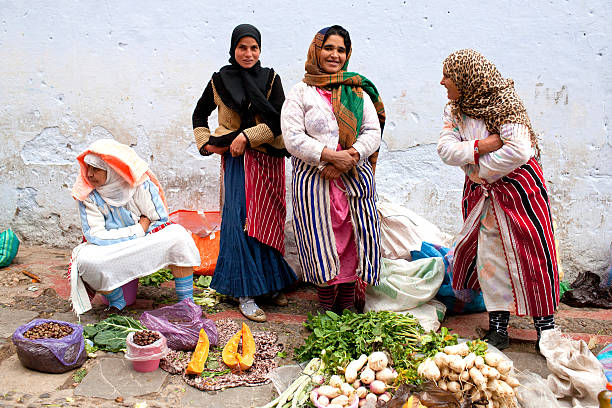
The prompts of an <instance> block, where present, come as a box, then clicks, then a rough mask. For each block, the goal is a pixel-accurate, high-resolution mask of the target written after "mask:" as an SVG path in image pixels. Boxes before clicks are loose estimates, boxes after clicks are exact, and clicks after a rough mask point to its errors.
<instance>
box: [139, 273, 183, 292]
mask: <svg viewBox="0 0 612 408" xmlns="http://www.w3.org/2000/svg"><path fill="white" fill-rule="evenodd" d="M173 279H174V275H172V271H170V269H160V270H159V271H157V272H155V273H152V274H151V275H147V276H143V277H142V278H140V279H138V283H140V284H141V285H144V286H155V287H156V288H158V287H159V285H161V284H162V283H164V282H167V281H170V280H173Z"/></svg>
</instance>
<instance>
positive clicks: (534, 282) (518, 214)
mask: <svg viewBox="0 0 612 408" xmlns="http://www.w3.org/2000/svg"><path fill="white" fill-rule="evenodd" d="M440 84H441V85H443V86H444V87H446V89H447V96H448V99H449V102H448V104H447V106H446V108H445V111H444V128H443V129H442V131H441V133H440V139H439V141H438V154H439V155H440V157H441V158H442V160H443V161H444V162H445V163H446V164H449V165H451V166H460V167H461V168H462V169H463V171H464V172H465V175H466V177H465V184H464V186H463V200H462V205H461V208H462V213H463V220H464V225H463V228H462V231H461V233H460V235H459V237H458V239H457V241H456V243H455V260H454V269H453V271H454V273H453V288H454V289H456V290H460V289H466V288H469V289H479V288H480V289H481V290H482V292H483V296H484V301H485V306H486V308H487V311H488V312H489V331H488V333H487V334H486V336H485V337H484V339H485V340H487V341H488V342H489V343H490V344H492V345H494V346H495V347H497V348H498V349H504V348H507V347H508V346H509V338H508V322H509V318H510V312H512V313H516V314H517V315H530V316H533V321H534V325H535V328H536V331H537V335H538V342H537V343H536V349H537V350H539V341H540V334H541V332H542V330H547V329H552V328H554V319H553V313H554V312H555V310H556V308H557V306H558V304H559V275H558V271H557V255H556V249H555V243H554V242H555V241H554V235H553V226H552V216H551V213H550V206H549V201H548V191H547V190H546V183H545V182H544V176H543V174H542V168H541V167H540V164H539V152H540V150H539V147H538V143H537V138H536V135H535V133H534V131H533V129H532V127H531V122H530V121H529V116H527V112H526V110H525V107H524V105H523V103H522V102H521V99H520V98H519V96H518V95H517V93H516V91H515V90H514V82H513V81H512V80H511V79H505V78H503V77H502V76H501V74H500V73H499V71H498V70H497V68H496V67H495V65H493V63H491V62H490V61H489V60H487V59H486V58H485V57H483V56H482V55H480V54H479V53H478V52H476V51H473V50H460V51H457V52H454V53H452V54H451V55H449V56H448V57H447V58H446V60H444V66H443V77H442V80H441V81H440Z"/></svg>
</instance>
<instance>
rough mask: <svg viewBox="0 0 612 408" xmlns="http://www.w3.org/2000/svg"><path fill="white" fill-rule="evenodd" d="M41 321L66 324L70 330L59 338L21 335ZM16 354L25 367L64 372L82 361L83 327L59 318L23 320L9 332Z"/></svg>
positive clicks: (85, 356)
mask: <svg viewBox="0 0 612 408" xmlns="http://www.w3.org/2000/svg"><path fill="white" fill-rule="evenodd" d="M43 323H59V324H62V325H64V326H70V327H71V328H72V333H70V334H69V335H67V336H64V337H62V338H59V339H53V338H49V339H36V340H32V339H28V338H26V337H24V336H23V334H24V333H25V332H27V331H28V330H30V329H31V328H32V327H35V326H38V325H40V324H43ZM12 340H13V344H15V346H16V347H17V357H19V361H21V364H23V365H24V366H25V367H27V368H31V369H32V370H36V371H41V372H43V373H53V374H58V373H65V372H66V371H70V370H73V369H75V368H78V367H80V366H82V365H83V363H84V362H85V360H87V352H86V351H85V339H84V338H83V327H81V326H80V325H78V324H71V323H68V322H63V321H61V320H47V319H36V320H32V321H31V322H30V323H27V324H24V325H23V326H20V327H18V328H17V330H15V333H13V337H12Z"/></svg>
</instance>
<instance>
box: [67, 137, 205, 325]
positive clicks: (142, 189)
mask: <svg viewBox="0 0 612 408" xmlns="http://www.w3.org/2000/svg"><path fill="white" fill-rule="evenodd" d="M77 160H78V162H79V166H80V172H79V175H78V177H77V181H76V183H75V185H74V187H73V189H72V196H73V197H74V198H75V199H76V200H77V201H78V211H79V215H80V218H81V226H82V228H83V237H84V240H85V241H86V242H84V243H82V244H80V245H79V246H77V247H76V248H75V249H74V250H73V252H72V260H71V270H70V274H71V276H70V279H71V300H72V304H73V308H74V310H75V312H76V313H77V314H81V313H84V312H86V311H87V310H89V309H91V299H92V298H93V296H94V295H95V293H96V292H100V293H102V294H104V296H105V297H106V299H107V301H108V303H109V309H110V311H111V312H112V311H115V312H117V311H120V310H122V309H123V308H124V307H125V306H126V303H125V298H124V294H123V289H122V285H124V284H126V283H128V282H130V281H132V280H133V279H138V278H140V277H142V276H147V275H150V274H152V273H154V272H156V271H158V270H159V269H161V268H165V267H167V266H169V267H170V269H171V270H172V274H173V275H174V284H175V288H176V294H177V296H178V300H179V301H181V300H183V299H185V298H193V267H194V266H198V265H200V255H199V252H198V249H197V247H196V246H195V243H194V242H193V239H192V238H191V235H190V234H189V233H188V232H187V231H186V230H185V229H184V228H183V227H181V226H180V225H178V224H173V223H171V222H168V210H167V206H166V202H165V196H164V192H163V189H162V188H161V186H160V185H159V182H158V181H157V179H156V178H155V175H154V174H153V172H151V170H149V166H148V165H147V163H146V162H145V161H144V160H142V159H141V158H140V157H139V156H138V155H137V154H136V152H134V150H132V149H131V148H130V147H129V146H127V145H124V144H122V143H119V142H117V141H115V140H113V139H101V140H98V141H96V142H94V143H93V144H91V146H89V148H87V150H86V151H85V152H84V153H82V154H81V155H79V156H78V157H77Z"/></svg>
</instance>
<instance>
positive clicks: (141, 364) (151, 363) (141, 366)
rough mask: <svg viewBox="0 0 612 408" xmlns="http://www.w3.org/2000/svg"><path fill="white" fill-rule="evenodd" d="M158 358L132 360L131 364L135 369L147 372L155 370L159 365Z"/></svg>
mask: <svg viewBox="0 0 612 408" xmlns="http://www.w3.org/2000/svg"><path fill="white" fill-rule="evenodd" d="M159 360H160V359H159V358H156V359H154V360H145V361H132V365H133V367H134V370H135V371H138V372H141V373H148V372H150V371H155V370H157V367H159Z"/></svg>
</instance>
